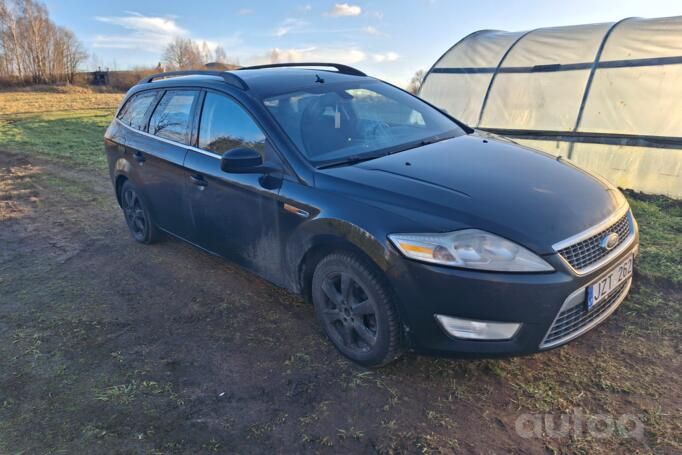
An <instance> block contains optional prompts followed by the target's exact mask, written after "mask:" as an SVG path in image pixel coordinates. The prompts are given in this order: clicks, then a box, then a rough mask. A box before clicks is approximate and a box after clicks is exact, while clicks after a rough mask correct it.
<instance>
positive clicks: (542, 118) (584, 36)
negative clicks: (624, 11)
mask: <svg viewBox="0 0 682 455" xmlns="http://www.w3.org/2000/svg"><path fill="white" fill-rule="evenodd" d="M420 96H422V97H423V98H424V99H426V100H428V101H429V102H431V103H433V104H435V105H437V106H439V107H441V108H443V109H446V110H447V111H448V112H449V113H450V114H452V115H453V116H455V117H457V118H459V119H461V120H463V121H464V122H466V123H468V124H469V125H471V126H474V127H477V128H480V129H484V130H488V131H492V132H496V133H500V134H503V135H506V136H510V137H512V138H513V139H514V140H516V141H517V142H519V143H522V144H525V145H528V146H531V147H534V148H538V149H541V150H544V151H546V152H549V153H551V154H553V155H557V156H558V155H560V156H562V157H565V158H568V159H570V160H571V161H573V162H575V163H576V164H578V165H580V166H582V167H584V168H586V169H590V170H592V171H595V172H597V173H598V174H601V175H603V176H605V177H607V178H608V179H609V180H610V181H612V182H613V183H614V184H616V185H618V186H621V187H625V188H632V189H635V190H639V191H644V192H647V193H652V194H666V195H669V196H673V197H677V198H682V16H680V17H669V18H662V19H639V18H627V19H623V20H621V21H619V22H615V23H602V24H589V25H577V26H570V27H556V28H541V29H536V30H531V31H526V32H503V31H497V30H481V31H478V32H475V33H472V34H470V35H468V36H466V37H465V38H463V39H462V40H461V41H459V42H458V43H457V44H455V45H454V46H453V47H452V48H450V49H449V50H448V51H447V52H446V53H445V54H444V55H443V56H442V57H441V58H440V59H439V60H438V61H437V62H436V63H435V65H434V66H433V67H432V68H431V69H430V70H429V72H428V73H427V75H426V77H425V79H424V82H423V85H422V87H421V90H420Z"/></svg>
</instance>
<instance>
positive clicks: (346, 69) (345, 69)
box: [237, 62, 367, 76]
mask: <svg viewBox="0 0 682 455" xmlns="http://www.w3.org/2000/svg"><path fill="white" fill-rule="evenodd" d="M294 66H328V67H330V68H336V70H337V71H338V72H339V73H342V74H350V75H352V76H367V75H366V74H365V73H363V72H362V71H360V70H358V69H355V68H353V67H352V66H348V65H342V64H340V63H321V62H296V63H271V64H269V65H256V66H244V67H241V68H239V69H238V70H237V71H240V70H259V69H263V68H287V67H294Z"/></svg>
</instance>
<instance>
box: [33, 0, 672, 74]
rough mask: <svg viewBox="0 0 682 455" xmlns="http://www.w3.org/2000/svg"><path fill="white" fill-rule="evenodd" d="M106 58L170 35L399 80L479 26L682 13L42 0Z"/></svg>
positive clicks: (628, 5) (621, 2)
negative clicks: (349, 66) (329, 63)
mask: <svg viewBox="0 0 682 455" xmlns="http://www.w3.org/2000/svg"><path fill="white" fill-rule="evenodd" d="M46 4H47V6H48V9H49V11H50V15H51V17H52V18H53V20H54V21H55V22H56V23H57V24H59V25H64V26H66V27H68V28H70V29H72V30H73V31H74V32H76V34H77V35H78V37H79V38H80V39H81V41H82V42H83V43H84V44H85V46H86V48H87V50H88V52H90V53H91V54H94V55H95V56H96V59H93V60H92V61H91V65H92V63H93V62H94V63H95V64H97V63H99V64H101V65H102V66H103V67H116V68H117V69H126V68H130V67H132V66H137V65H147V66H149V65H155V64H156V63H158V62H159V60H160V59H161V54H162V51H163V47H164V46H165V44H166V43H168V42H169V41H170V40H172V39H173V37H175V36H181V37H189V38H193V39H196V40H200V41H203V40H205V41H206V42H207V43H208V44H209V46H216V45H222V46H223V47H224V48H225V50H226V51H227V54H228V55H229V56H231V57H234V58H236V59H238V60H239V63H240V64H242V65H246V64H256V63H266V62H267V55H268V53H269V52H270V51H271V50H272V49H278V50H279V51H280V52H281V54H282V55H283V56H284V58H289V59H291V60H292V61H293V60H299V61H300V60H318V61H319V60H323V61H336V62H341V63H348V64H352V65H354V66H356V67H358V68H360V69H362V70H365V71H367V72H369V73H370V74H372V75H374V76H377V77H380V78H382V79H386V80H389V81H391V82H394V83H397V84H400V85H406V84H407V82H408V81H409V79H410V77H411V76H412V74H414V72H415V71H417V70H418V69H428V68H429V67H430V66H431V65H432V64H433V63H434V62H435V60H436V59H437V58H438V57H439V56H440V55H441V54H443V52H445V51H446V50H447V49H448V48H449V47H450V46H452V44H454V43H455V42H456V41H458V40H459V39H460V38H462V37H463V36H465V35H467V34H468V33H471V32H473V31H476V30H480V29H498V30H508V31H515V30H526V29H530V28H536V27H546V26H556V25H571V24H584V23H593V22H610V21H616V20H619V19H622V18H624V17H629V16H641V17H664V16H676V15H682V2H681V1H679V0H675V1H672V0H665V1H663V0H660V1H658V0H647V1H642V0H639V1H635V0H604V1H599V0H591V1H588V0H572V1H565V0H562V1H558V0H554V1H553V0H544V1H541V0H523V1H502V0H500V1H487V0H474V1H447V0H430V1H429V0H411V1H402V0H394V1H366V2H365V1H362V2H361V1H357V2H356V1H351V2H349V3H345V2H340V3H336V2H334V1H331V2H328V1H320V2H296V1H293V2H287V1H265V0H263V1H259V0H252V1H225V0H223V1H218V0H208V1H199V0H193V1H189V0H183V1H174V0H145V1H140V0H117V1H97V0H47V1H46Z"/></svg>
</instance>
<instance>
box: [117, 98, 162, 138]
mask: <svg viewBox="0 0 682 455" xmlns="http://www.w3.org/2000/svg"><path fill="white" fill-rule="evenodd" d="M156 93H157V92H156V91H152V92H143V93H138V94H137V95H134V96H133V97H132V98H131V99H130V100H129V101H128V102H127V103H126V104H125V106H123V109H121V112H119V113H118V119H119V120H120V121H122V122H123V123H125V124H126V125H128V126H130V127H132V128H135V129H138V130H141V129H143V128H144V119H145V115H146V114H147V109H149V106H151V104H152V101H154V98H156Z"/></svg>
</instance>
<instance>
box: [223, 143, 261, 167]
mask: <svg viewBox="0 0 682 455" xmlns="http://www.w3.org/2000/svg"><path fill="white" fill-rule="evenodd" d="M220 169H221V170H222V171H223V172H231V173H237V174H247V173H256V172H263V157H262V156H261V154H260V153H258V151H256V150H254V149H252V148H248V147H237V148H234V149H231V150H228V151H227V152H225V153H223V156H222V158H221V159H220Z"/></svg>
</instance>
